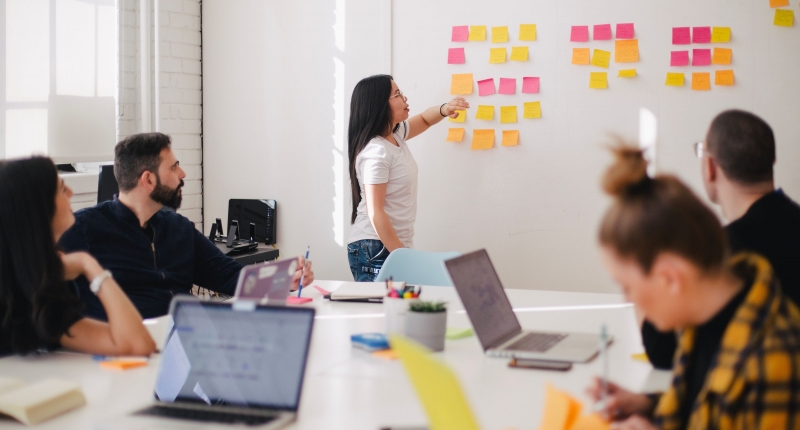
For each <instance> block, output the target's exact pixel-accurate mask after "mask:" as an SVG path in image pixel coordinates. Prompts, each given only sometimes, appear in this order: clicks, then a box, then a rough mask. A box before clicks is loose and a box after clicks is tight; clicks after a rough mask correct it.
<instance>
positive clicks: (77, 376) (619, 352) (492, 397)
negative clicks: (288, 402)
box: [0, 281, 669, 430]
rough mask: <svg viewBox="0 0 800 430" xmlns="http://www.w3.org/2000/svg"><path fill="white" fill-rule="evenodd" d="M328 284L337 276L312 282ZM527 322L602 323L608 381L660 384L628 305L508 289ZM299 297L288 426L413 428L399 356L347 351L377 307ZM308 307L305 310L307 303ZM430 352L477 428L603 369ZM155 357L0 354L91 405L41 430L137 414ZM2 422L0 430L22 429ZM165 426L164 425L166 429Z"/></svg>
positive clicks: (443, 291) (463, 342)
mask: <svg viewBox="0 0 800 430" xmlns="http://www.w3.org/2000/svg"><path fill="white" fill-rule="evenodd" d="M313 285H319V286H322V287H323V288H326V289H328V290H335V289H336V288H337V287H338V285H339V284H338V283H337V282H336V281H317V282H315V283H314V284H313ZM506 293H507V294H508V296H509V298H510V300H511V303H512V305H513V306H514V307H515V311H516V314H517V317H518V318H519V320H520V323H521V324H522V326H523V327H524V328H528V329H541V330H554V331H576V332H591V333H595V332H599V328H600V325H601V324H602V323H605V324H607V326H608V329H609V331H610V333H611V334H612V335H613V336H614V338H615V340H614V343H613V344H612V346H611V347H610V349H609V357H610V374H611V379H612V380H614V381H616V382H619V383H621V384H622V385H623V386H626V387H628V388H630V389H634V390H642V391H650V390H655V389H661V388H663V387H666V385H667V384H668V383H669V374H668V373H667V372H659V371H654V370H653V369H652V367H651V366H650V365H649V364H647V363H643V362H641V361H636V360H633V359H632V358H631V354H633V353H637V352H641V351H642V347H641V339H640V336H639V332H638V330H637V327H636V323H635V317H634V313H633V308H632V307H631V306H630V305H628V304H625V303H624V302H623V299H622V296H621V295H618V294H595V293H569V292H554V291H532V290H506ZM303 296H305V297H312V298H313V299H314V301H313V303H311V304H309V305H311V306H314V307H315V308H316V309H317V319H316V321H315V327H314V334H313V338H312V343H311V355H310V358H309V362H308V368H307V371H306V379H305V382H304V386H303V393H302V400H301V404H300V414H299V419H298V421H297V422H296V423H295V424H294V425H292V426H291V427H289V428H291V429H307V430H320V429H347V430H357V429H365V430H367V429H368V430H376V429H378V428H380V427H381V426H420V425H424V423H425V422H426V419H425V415H424V413H423V410H422V407H421V405H420V404H419V402H418V400H417V398H416V395H415V394H414V391H413V388H412V386H411V384H410V382H409V380H408V378H407V377H406V375H405V373H404V371H403V369H402V366H401V363H400V362H399V361H386V360H382V359H379V358H375V357H373V356H371V355H370V354H368V353H366V352H364V351H361V350H357V349H353V348H352V347H351V345H350V335H351V334H354V333H367V332H381V331H383V329H384V318H383V306H382V305H380V304H371V303H341V302H334V303H331V302H329V301H327V300H323V299H322V297H321V294H320V293H319V292H318V291H316V289H314V288H305V289H304V290H303ZM422 298H423V299H426V300H431V299H441V300H445V301H447V302H448V303H449V307H448V309H449V310H448V320H447V323H448V326H449V327H469V326H470V323H469V319H468V318H467V315H466V313H465V312H464V311H463V307H462V305H461V302H460V300H459V299H458V295H457V294H456V293H455V290H454V289H453V288H449V287H424V289H423V294H422ZM309 305H305V306H309ZM436 356H437V357H438V358H439V359H441V360H443V361H444V362H446V363H447V364H448V365H449V366H450V367H451V368H452V369H453V370H454V371H455V372H456V374H457V375H458V378H459V380H460V381H461V385H462V387H463V388H464V390H465V391H466V393H467V397H468V399H469V401H470V403H471V405H472V407H473V410H474V412H475V415H476V416H477V417H478V420H479V421H480V423H481V425H482V426H483V428H484V429H491V430H499V429H508V428H518V429H532V428H537V427H538V426H539V423H540V420H541V412H542V411H541V409H542V406H543V403H544V396H543V395H544V388H545V384H547V383H552V384H553V385H554V386H556V387H557V388H560V389H563V390H566V391H569V392H570V393H572V394H573V395H574V396H576V397H578V398H580V399H582V400H583V401H584V402H588V399H587V398H586V397H585V395H584V393H583V390H584V388H585V387H586V385H587V384H588V382H589V380H590V378H591V376H592V375H598V374H600V371H601V366H600V360H594V361H592V362H590V363H588V364H576V365H574V366H573V368H572V370H570V371H569V372H554V371H542V370H528V369H514V368H509V367H508V366H507V360H504V359H498V358H489V357H486V356H484V355H483V352H482V350H481V347H480V344H479V343H478V340H477V338H476V337H475V336H472V337H469V338H466V339H460V340H454V341H450V340H448V341H447V342H446V346H445V351H444V352H442V353H437V354H436ZM158 360H159V357H158V356H157V355H156V356H154V358H153V359H152V360H151V361H150V364H149V365H148V366H147V367H144V368H139V369H132V370H127V371H111V370H105V369H101V368H100V367H99V365H98V363H97V362H95V361H92V359H91V357H90V356H87V355H82V354H75V353H69V352H61V353H54V354H51V355H48V356H43V357H30V358H23V357H7V358H4V359H1V360H0V376H10V377H16V378H21V379H24V380H26V381H28V382H35V381H38V380H41V379H44V378H49V377H59V378H67V379H71V380H75V381H79V382H80V383H81V385H82V387H83V391H84V393H85V394H86V397H87V401H88V405H87V406H85V407H82V408H79V409H76V410H74V411H71V412H69V413H67V414H64V415H62V416H60V417H57V418H54V419H52V420H50V421H47V422H45V423H43V424H42V425H40V426H39V427H40V428H46V429H91V428H94V427H95V426H96V424H97V423H99V422H108V421H110V420H113V419H114V417H119V416H122V415H124V414H126V413H129V412H131V411H134V410H137V409H139V408H141V407H143V406H144V405H146V404H147V403H148V402H150V401H151V399H152V398H153V397H152V396H153V387H154V384H155V378H156V372H157V369H158ZM22 427H23V426H22V425H21V424H18V423H16V422H14V421H9V420H0V428H22ZM165 428H169V427H165Z"/></svg>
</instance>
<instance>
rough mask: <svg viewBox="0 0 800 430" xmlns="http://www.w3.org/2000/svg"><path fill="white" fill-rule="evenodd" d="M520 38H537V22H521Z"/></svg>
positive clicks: (526, 39) (527, 39) (528, 39)
mask: <svg viewBox="0 0 800 430" xmlns="http://www.w3.org/2000/svg"><path fill="white" fill-rule="evenodd" d="M519 40H523V41H534V40H536V24H520V25H519Z"/></svg>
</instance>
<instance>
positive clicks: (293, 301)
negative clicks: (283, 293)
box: [286, 296, 312, 305]
mask: <svg viewBox="0 0 800 430" xmlns="http://www.w3.org/2000/svg"><path fill="white" fill-rule="evenodd" d="M311 301H312V299H311V297H297V296H289V297H287V298H286V303H287V304H289V305H302V304H303V303H309V302H311Z"/></svg>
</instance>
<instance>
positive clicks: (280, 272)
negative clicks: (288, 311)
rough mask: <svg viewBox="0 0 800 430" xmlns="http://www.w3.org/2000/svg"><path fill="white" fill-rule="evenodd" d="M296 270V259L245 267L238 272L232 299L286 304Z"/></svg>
mask: <svg viewBox="0 0 800 430" xmlns="http://www.w3.org/2000/svg"><path fill="white" fill-rule="evenodd" d="M296 270H297V259H296V258H288V259H286V260H280V261H270V262H266V263H256V264H251V265H249V266H245V267H243V268H242V270H241V271H240V272H239V280H238V281H237V283H236V292H235V293H234V296H233V297H234V298H235V299H236V300H253V301H256V302H258V303H259V304H265V303H270V304H281V305H282V304H286V298H287V297H288V296H289V291H290V290H291V288H292V276H294V273H295V271H296Z"/></svg>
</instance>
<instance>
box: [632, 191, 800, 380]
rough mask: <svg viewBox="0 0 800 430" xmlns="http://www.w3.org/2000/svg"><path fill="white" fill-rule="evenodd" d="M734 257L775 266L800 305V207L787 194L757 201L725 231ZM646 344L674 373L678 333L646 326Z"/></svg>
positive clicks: (649, 354) (650, 354) (657, 363)
mask: <svg viewBox="0 0 800 430" xmlns="http://www.w3.org/2000/svg"><path fill="white" fill-rule="evenodd" d="M725 232H726V233H727V236H728V245H729V247H730V251H731V253H732V254H735V253H737V252H741V251H751V252H755V253H757V254H761V255H763V256H764V257H766V258H767V260H769V262H770V264H772V267H773V270H774V271H775V275H776V277H777V278H778V280H779V282H780V285H781V288H782V290H783V292H784V293H785V294H786V295H787V296H788V297H790V298H791V299H792V300H793V301H794V302H795V304H798V305H800V206H798V204H797V203H795V202H794V201H792V200H791V199H790V198H789V197H788V196H786V194H785V193H784V192H783V190H780V189H779V190H777V191H774V192H772V193H769V194H766V195H765V196H763V197H761V198H760V199H758V200H756V201H755V203H753V204H752V205H751V206H750V208H749V209H748V210H747V212H746V213H745V214H744V215H743V216H742V217H741V218H739V219H737V220H736V221H733V222H732V223H730V224H728V225H727V226H726V227H725ZM642 343H644V349H645V351H646V352H647V357H648V358H649V359H650V362H651V363H652V364H653V366H654V367H656V368H657V369H671V368H672V360H673V358H674V356H675V350H676V349H677V346H678V345H677V341H676V338H675V333H672V332H669V333H661V332H659V331H658V330H657V329H656V328H655V327H654V326H653V325H652V324H651V323H650V322H649V321H645V322H644V324H643V325H642Z"/></svg>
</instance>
